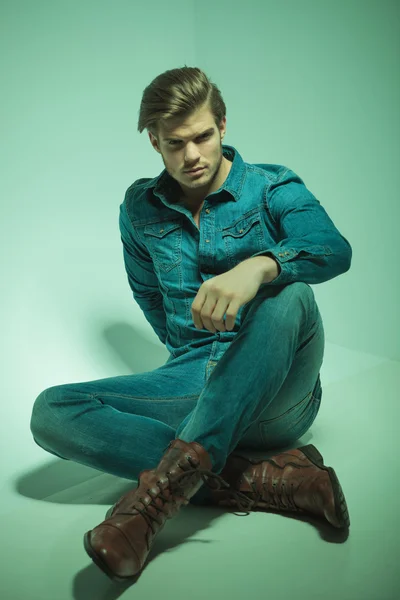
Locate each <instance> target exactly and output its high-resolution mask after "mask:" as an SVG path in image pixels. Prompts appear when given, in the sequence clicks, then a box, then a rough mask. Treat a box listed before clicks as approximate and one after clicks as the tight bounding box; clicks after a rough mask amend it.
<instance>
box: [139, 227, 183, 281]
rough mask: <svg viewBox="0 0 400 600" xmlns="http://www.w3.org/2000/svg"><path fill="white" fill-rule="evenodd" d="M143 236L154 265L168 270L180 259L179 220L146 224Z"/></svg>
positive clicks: (180, 228) (180, 232) (180, 229)
mask: <svg viewBox="0 0 400 600" xmlns="http://www.w3.org/2000/svg"><path fill="white" fill-rule="evenodd" d="M144 236H145V240H146V246H147V248H148V250H149V252H150V255H151V257H152V259H153V262H154V264H155V266H156V267H158V268H160V269H161V270H162V271H170V270H171V269H173V268H174V267H176V265H178V264H179V263H180V262H181V261H182V226H181V223H180V222H172V223H171V222H168V223H154V224H152V225H146V226H145V228H144Z"/></svg>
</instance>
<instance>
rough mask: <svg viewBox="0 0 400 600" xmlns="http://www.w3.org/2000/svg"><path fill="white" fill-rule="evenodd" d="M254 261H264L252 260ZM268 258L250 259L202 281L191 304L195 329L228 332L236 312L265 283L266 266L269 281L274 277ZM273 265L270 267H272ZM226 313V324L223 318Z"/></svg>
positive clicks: (275, 266)
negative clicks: (268, 271)
mask: <svg viewBox="0 0 400 600" xmlns="http://www.w3.org/2000/svg"><path fill="white" fill-rule="evenodd" d="M257 258H262V259H265V260H264V261H262V260H256V259H257ZM267 259H268V257H265V256H263V257H254V258H252V259H248V260H245V261H243V262H241V263H240V264H238V265H237V266H236V267H234V268H233V269H231V270H230V271H227V272H226V273H222V275H217V276H216V277H213V278H212V279H209V280H208V281H205V282H204V283H203V284H202V285H201V286H200V288H199V291H198V292H197V295H196V298H195V299H194V301H193V304H192V316H193V321H194V324H195V326H196V329H203V327H204V328H205V329H208V330H209V331H212V332H213V333H215V332H216V331H217V330H218V331H232V329H233V327H234V325H235V321H236V315H237V313H238V310H239V308H240V307H241V306H242V305H243V304H246V303H247V302H250V300H252V299H253V298H254V296H255V295H256V294H257V292H258V289H259V287H260V285H261V284H262V283H263V282H265V279H266V278H267V279H268V277H266V272H267V270H266V265H268V266H269V267H270V268H271V266H272V269H271V278H270V280H271V281H272V280H273V279H274V277H276V275H277V273H278V269H277V265H276V262H275V261H274V260H273V259H268V260H269V261H270V263H268V262H267ZM272 263H273V264H272ZM225 313H226V321H225V322H224V315H225Z"/></svg>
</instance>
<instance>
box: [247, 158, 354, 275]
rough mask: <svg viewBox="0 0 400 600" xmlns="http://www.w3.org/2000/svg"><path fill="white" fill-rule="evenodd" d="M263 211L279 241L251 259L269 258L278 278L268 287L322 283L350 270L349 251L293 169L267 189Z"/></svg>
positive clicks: (345, 242) (324, 212)
mask: <svg viewBox="0 0 400 600" xmlns="http://www.w3.org/2000/svg"><path fill="white" fill-rule="evenodd" d="M266 209H267V211H268V212H269V215H270V217H271V219H272V221H273V222H274V224H275V227H276V229H277V231H278V232H279V233H278V237H279V241H278V242H277V243H276V244H275V245H274V246H272V247H270V248H266V249H265V250H264V251H261V252H258V253H257V254H254V255H253V256H260V255H265V256H272V258H274V259H275V260H276V262H277V263H278V266H279V268H280V273H279V275H278V276H277V277H276V278H275V279H274V280H273V281H271V282H270V283H269V284H267V285H282V284H286V283H292V282H294V281H303V282H305V283H309V284H317V283H323V282H324V281H328V280H329V279H333V278H334V277H337V276H338V275H340V274H342V273H345V272H346V271H348V270H349V269H350V265H351V259H352V248H351V246H350V244H349V242H348V240H347V239H346V238H345V237H343V235H342V234H341V233H340V232H339V231H338V229H337V228H336V227H335V225H334V223H333V221H332V220H331V218H330V217H329V216H328V214H327V212H326V211H325V209H324V208H323V207H322V206H321V203H320V202H319V200H317V199H316V197H315V196H314V195H313V194H312V193H311V192H310V191H309V190H308V189H307V187H306V186H305V184H304V182H303V180H302V179H301V178H300V177H299V176H298V175H296V173H294V172H293V171H292V170H290V169H287V168H286V169H285V170H284V172H283V174H282V175H281V176H280V178H279V179H278V180H277V181H276V182H274V183H273V184H272V185H271V186H270V187H269V189H268V192H267V195H266Z"/></svg>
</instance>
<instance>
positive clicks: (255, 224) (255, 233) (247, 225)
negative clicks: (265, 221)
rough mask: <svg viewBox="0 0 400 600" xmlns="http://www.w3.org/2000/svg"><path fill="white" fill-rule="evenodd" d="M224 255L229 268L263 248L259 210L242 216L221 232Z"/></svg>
mask: <svg viewBox="0 0 400 600" xmlns="http://www.w3.org/2000/svg"><path fill="white" fill-rule="evenodd" d="M221 235H222V239H223V246H224V251H225V255H226V257H227V260H228V263H229V265H230V267H231V268H233V267H235V266H236V265H237V264H239V263H240V262H242V261H243V260H246V258H250V257H251V256H252V255H253V254H256V253H257V252H261V251H262V250H264V249H265V239H264V233H263V226H262V222H261V215H260V212H259V211H257V212H254V213H253V214H251V215H248V216H246V217H242V218H241V219H239V220H237V221H235V223H233V224H232V225H229V227H224V228H223V230H222V232H221Z"/></svg>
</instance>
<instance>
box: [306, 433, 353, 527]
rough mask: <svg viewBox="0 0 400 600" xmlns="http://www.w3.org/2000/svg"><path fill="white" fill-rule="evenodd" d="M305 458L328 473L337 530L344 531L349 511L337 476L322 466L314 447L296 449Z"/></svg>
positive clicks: (348, 522)
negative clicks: (337, 525)
mask: <svg viewBox="0 0 400 600" xmlns="http://www.w3.org/2000/svg"><path fill="white" fill-rule="evenodd" d="M298 449H299V450H300V451H301V452H302V453H303V454H304V455H305V456H307V458H308V459H309V460H310V461H311V462H312V463H314V464H315V465H317V466H318V467H319V468H320V469H324V470H325V471H328V474H329V478H330V480H331V484H332V489H333V497H334V500H335V509H336V518H337V520H338V521H339V528H340V529H346V528H349V527H350V518H349V510H348V508H347V503H346V499H345V497H344V494H343V490H342V486H341V485H340V483H339V479H338V478H337V475H336V473H335V471H334V469H332V467H326V466H325V465H324V459H323V456H322V454H320V453H319V452H318V450H317V448H316V447H315V446H313V445H312V444H309V445H308V446H302V447H301V448H298ZM339 528H338V529H339Z"/></svg>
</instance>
